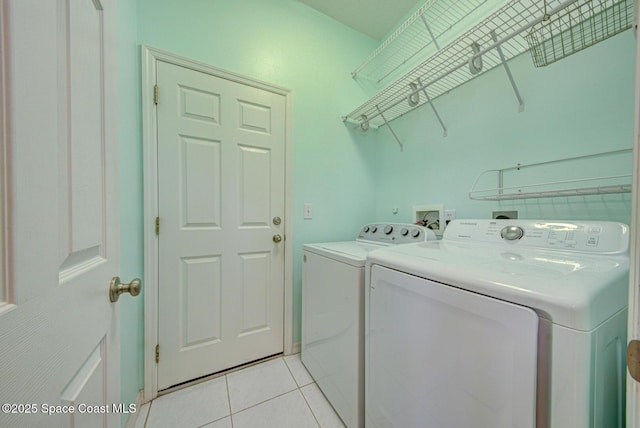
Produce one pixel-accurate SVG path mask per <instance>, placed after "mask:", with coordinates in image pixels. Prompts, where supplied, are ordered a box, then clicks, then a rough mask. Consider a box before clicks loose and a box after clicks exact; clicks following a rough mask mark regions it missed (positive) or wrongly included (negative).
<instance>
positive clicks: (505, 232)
mask: <svg viewBox="0 0 640 428" xmlns="http://www.w3.org/2000/svg"><path fill="white" fill-rule="evenodd" d="M500 236H501V237H502V239H506V240H507V241H515V240H516V239H520V238H522V237H523V236H524V230H523V229H522V228H521V227H520V226H506V227H504V228H502V230H501V231H500Z"/></svg>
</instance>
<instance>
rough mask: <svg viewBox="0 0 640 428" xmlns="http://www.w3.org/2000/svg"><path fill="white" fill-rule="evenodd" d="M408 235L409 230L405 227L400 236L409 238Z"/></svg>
mask: <svg viewBox="0 0 640 428" xmlns="http://www.w3.org/2000/svg"><path fill="white" fill-rule="evenodd" d="M408 234H409V229H407V228H406V227H403V228H402V229H400V235H402V236H407V235H408Z"/></svg>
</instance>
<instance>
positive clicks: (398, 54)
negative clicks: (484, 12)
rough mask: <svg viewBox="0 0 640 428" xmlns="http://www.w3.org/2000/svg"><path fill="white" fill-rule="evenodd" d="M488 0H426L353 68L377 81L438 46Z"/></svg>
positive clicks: (360, 75)
mask: <svg viewBox="0 0 640 428" xmlns="http://www.w3.org/2000/svg"><path fill="white" fill-rule="evenodd" d="M487 2H488V0H428V1H427V2H426V3H425V4H424V5H422V7H420V9H418V10H417V11H416V12H415V13H414V14H413V15H411V17H409V19H407V21H405V22H404V23H403V24H402V25H401V26H400V27H398V29H396V30H395V31H394V32H393V33H392V34H391V35H390V36H389V37H388V38H387V39H386V40H385V41H384V42H382V43H381V44H380V46H379V47H378V48H377V49H376V50H375V51H373V52H372V53H371V55H369V57H368V58H367V59H366V60H365V61H364V62H363V63H362V64H361V65H360V66H359V67H358V68H357V69H356V70H354V71H353V72H351V76H352V77H353V78H357V77H358V78H359V77H364V78H366V79H368V80H369V81H371V82H373V83H375V84H380V83H382V82H384V81H385V80H386V79H388V78H389V77H390V76H393V74H394V73H395V72H397V71H398V70H400V69H401V68H402V67H404V66H407V65H408V64H411V63H412V62H417V61H419V60H421V59H424V58H425V57H426V56H428V55H429V54H432V53H433V52H435V51H437V50H438V49H440V45H443V44H444V43H445V42H446V37H447V33H450V32H453V30H455V29H456V28H457V26H459V25H460V24H461V22H462V21H463V20H464V19H465V18H466V17H468V16H469V15H470V14H472V13H473V12H475V11H476V10H478V8H480V7H481V6H483V5H485V4H486V3H487Z"/></svg>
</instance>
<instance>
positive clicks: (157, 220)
mask: <svg viewBox="0 0 640 428" xmlns="http://www.w3.org/2000/svg"><path fill="white" fill-rule="evenodd" d="M156 235H160V217H156Z"/></svg>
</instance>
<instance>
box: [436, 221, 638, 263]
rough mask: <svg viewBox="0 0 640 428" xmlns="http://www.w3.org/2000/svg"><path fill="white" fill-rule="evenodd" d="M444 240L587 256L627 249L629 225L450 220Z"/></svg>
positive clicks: (603, 222) (587, 222)
mask: <svg viewBox="0 0 640 428" xmlns="http://www.w3.org/2000/svg"><path fill="white" fill-rule="evenodd" d="M442 239H443V240H444V241H477V242H493V243H502V244H503V245H517V246H523V247H535V248H548V249H557V250H568V251H582V252H589V253H601V254H605V253H624V252H627V251H628V250H629V226H627V225H626V224H622V223H616V222H609V221H564V220H557V221H552V220H521V219H518V220H498V219H495V220H484V219H483V220H453V221H452V222H451V223H449V225H448V226H447V228H446V229H445V233H444V236H443V238H442Z"/></svg>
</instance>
